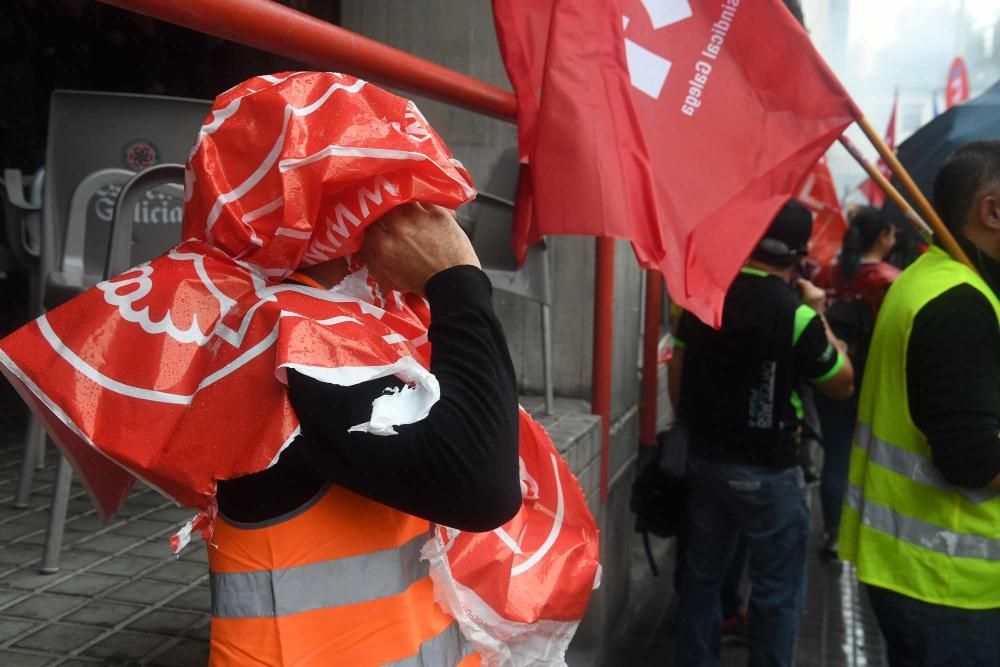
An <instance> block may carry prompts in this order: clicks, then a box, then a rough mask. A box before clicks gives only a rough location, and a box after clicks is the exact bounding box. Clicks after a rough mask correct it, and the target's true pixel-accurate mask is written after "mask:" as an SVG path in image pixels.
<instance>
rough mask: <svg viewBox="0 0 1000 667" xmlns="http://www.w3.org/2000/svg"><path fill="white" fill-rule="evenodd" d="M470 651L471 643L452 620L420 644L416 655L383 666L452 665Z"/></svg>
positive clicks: (452, 666)
mask: <svg viewBox="0 0 1000 667" xmlns="http://www.w3.org/2000/svg"><path fill="white" fill-rule="evenodd" d="M472 651H473V648H472V644H470V643H469V642H467V641H465V637H463V636H462V632H461V630H459V629H458V623H455V622H454V621H452V622H451V623H449V624H448V627H446V628H445V629H444V630H442V631H441V632H440V633H438V635H437V636H436V637H432V638H431V639H428V640H427V641H425V642H424V643H423V644H421V645H420V651H419V652H418V653H417V655H415V656H413V657H411V658H404V659H403V660H398V661H396V662H390V663H388V664H387V665H385V667H454V665H457V664H458V663H459V661H460V660H462V658H464V657H465V656H467V655H469V654H470V653H472Z"/></svg>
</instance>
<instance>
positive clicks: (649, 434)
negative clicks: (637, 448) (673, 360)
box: [639, 269, 663, 445]
mask: <svg viewBox="0 0 1000 667" xmlns="http://www.w3.org/2000/svg"><path fill="white" fill-rule="evenodd" d="M662 290H663V288H662V276H661V274H660V272H659V271H656V270H655V269H648V270H647V271H646V313H645V322H644V326H643V332H642V407H641V409H640V410H639V414H640V416H641V422H640V426H639V444H640V445H655V444H656V398H657V390H658V389H659V377H658V372H657V371H658V370H659V354H658V352H659V350H658V349H657V348H658V347H659V342H660V307H661V301H662V294H663V291H662Z"/></svg>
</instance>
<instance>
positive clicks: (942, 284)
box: [840, 141, 1000, 667]
mask: <svg viewBox="0 0 1000 667" xmlns="http://www.w3.org/2000/svg"><path fill="white" fill-rule="evenodd" d="M934 204H935V207H936V208H937V210H938V211H939V212H940V214H941V217H942V219H943V220H944V223H945V225H946V226H947V227H948V228H949V229H950V230H951V232H952V233H953V234H955V236H956V237H957V239H958V242H959V244H960V245H961V246H962V247H963V248H964V249H965V252H966V253H967V254H968V255H969V257H970V258H971V259H972V261H973V263H974V264H975V265H976V268H977V269H978V273H977V272H976V271H973V270H972V269H970V268H968V267H966V266H964V265H963V264H961V263H959V262H957V261H955V260H953V259H952V258H950V257H949V256H948V255H947V254H946V253H945V252H944V251H943V250H942V249H940V248H938V247H932V248H931V250H930V251H929V252H928V253H927V254H925V255H924V256H922V257H921V258H920V259H919V260H917V261H916V262H915V263H914V264H913V265H911V266H910V267H909V268H908V269H907V270H906V271H904V272H903V273H902V275H901V276H900V277H899V278H898V279H897V280H896V282H895V283H894V284H893V286H892V287H891V288H890V289H889V293H888V296H887V297H886V300H885V302H884V304H883V306H882V310H881V311H880V312H879V316H878V321H877V323H876V325H875V332H874V334H873V338H872V344H871V348H870V352H869V355H868V362H867V366H866V367H865V375H864V382H863V386H862V390H861V398H860V405H859V410H858V425H857V430H856V432H855V435H854V443H853V447H852V453H851V464H850V475H849V479H848V488H847V492H846V494H845V503H844V513H843V518H842V519H841V531H840V553H841V556H842V557H843V558H845V559H846V560H849V561H853V562H854V563H855V565H856V568H857V576H858V579H859V580H860V581H861V582H863V583H864V584H865V585H866V588H867V590H868V596H869V599H870V600H871V603H872V607H873V608H874V611H875V615H876V617H877V618H878V622H879V627H880V628H881V630H882V634H883V635H884V636H885V640H886V644H887V647H888V656H889V662H890V664H891V665H893V667H896V666H901V665H907V666H909V665H962V666H963V667H966V666H977V665H982V666H986V665H989V666H991V667H995V666H996V665H1000V441H998V437H997V436H998V432H1000V326H998V322H1000V301H998V298H997V295H998V286H1000V141H982V142H975V143H971V144H967V145H966V146H964V147H962V148H960V149H959V150H958V151H956V152H955V153H954V154H952V155H951V156H950V157H949V158H948V159H947V160H946V161H945V163H944V165H943V166H942V168H941V170H940V172H939V173H938V175H937V177H936V179H935V182H934Z"/></svg>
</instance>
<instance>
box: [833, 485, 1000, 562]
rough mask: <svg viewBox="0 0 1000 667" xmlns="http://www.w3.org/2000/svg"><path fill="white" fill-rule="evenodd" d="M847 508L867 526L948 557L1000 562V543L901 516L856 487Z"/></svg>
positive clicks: (851, 487) (851, 490) (848, 500)
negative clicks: (854, 512) (858, 515)
mask: <svg viewBox="0 0 1000 667" xmlns="http://www.w3.org/2000/svg"><path fill="white" fill-rule="evenodd" d="M847 506H848V507H850V508H851V509H854V510H856V511H857V512H858V513H859V514H860V515H861V523H863V524H864V525H865V526H868V527H869V528H871V529H872V530H877V531H878V532H880V533H885V534H887V535H891V536H892V537H895V538H896V539H898V540H902V541H903V542H909V543H910V544H915V545H916V546H918V547H922V548H924V549H928V550H930V551H936V552H938V553H941V554H945V555H947V556H954V557H959V558H975V559H976V560H991V561H1000V540H991V539H988V538H986V537H981V536H979V535H971V534H969V533H955V532H952V531H949V530H945V529H944V528H941V527H940V526H935V525H933V524H930V523H927V522H926V521H921V520H920V519H915V518H913V517H911V516H906V515H905V514H900V513H898V512H896V511H894V510H892V509H891V508H889V507H886V506H885V505H882V504H880V503H876V502H874V501H872V500H871V499H870V498H865V494H864V491H862V490H861V488H860V487H858V486H855V485H854V484H851V485H850V486H849V487H848V489H847Z"/></svg>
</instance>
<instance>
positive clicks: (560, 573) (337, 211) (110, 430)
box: [0, 72, 597, 650]
mask: <svg viewBox="0 0 1000 667" xmlns="http://www.w3.org/2000/svg"><path fill="white" fill-rule="evenodd" d="M474 195H475V190H474V189H473V186H472V182H471V179H470V177H469V175H468V173H467V172H466V171H465V169H464V168H463V167H462V166H461V164H460V163H459V162H458V161H457V160H455V159H454V158H453V157H452V155H451V153H450V152H449V150H448V148H447V146H446V145H445V144H444V142H443V141H442V140H441V138H440V137H439V136H438V135H437V134H436V133H435V132H434V130H433V129H431V127H430V126H429V125H428V124H427V122H426V120H425V119H424V118H423V116H422V115H421V114H420V111H419V110H418V109H417V107H416V106H415V105H414V104H413V103H412V102H410V101H409V100H406V99H403V98H400V97H397V96H395V95H392V94H390V93H388V92H386V91H384V90H381V89H379V88H377V87H375V86H373V85H371V84H368V83H366V82H365V81H363V80H360V79H355V78H353V77H350V76H346V75H341V74H335V73H326V72H299V73H283V74H277V75H269V76H261V77H255V78H253V79H250V80H249V81H246V82H244V83H242V84H240V85H239V86H237V87H235V88H233V89H231V90H229V91H227V92H226V93H224V94H223V95H221V96H220V97H219V98H218V99H217V100H216V103H215V105H214V106H213V109H212V112H211V115H210V116H209V117H208V118H206V120H205V124H204V126H203V127H202V128H201V131H200V132H199V134H198V137H197V141H196V144H195V146H194V148H193V150H192V153H191V156H190V158H189V161H188V164H187V169H186V184H185V202H186V204H185V210H184V226H183V227H184V238H185V239H186V240H185V241H184V242H182V243H180V244H179V245H178V246H176V247H175V248H173V249H171V250H170V251H169V252H167V253H166V254H164V255H163V256H161V257H159V258H157V259H155V260H153V261H152V262H149V263H147V264H143V265H140V266H137V267H135V268H133V269H131V270H129V271H126V272H125V273H123V274H122V275H120V276H117V277H114V278H112V279H110V280H107V281H104V282H102V283H100V284H99V285H97V286H96V287H94V288H92V289H90V290H88V291H87V292H85V293H84V294H82V295H81V296H79V297H77V298H75V299H73V300H71V301H70V302H68V303H66V304H64V305H63V306H61V307H59V308H57V309H55V310H53V311H51V312H48V313H46V314H45V315H43V316H42V317H39V318H38V319H37V320H35V321H34V322H31V323H30V324H28V325H26V326H25V327H23V328H21V329H20V330H18V331H16V332H15V333H13V334H12V335H10V336H8V337H7V338H5V339H3V340H2V341H0V369H2V370H3V372H4V373H5V375H6V376H7V377H8V378H9V379H10V380H11V382H12V383H13V384H14V385H15V386H16V387H17V388H18V390H19V391H20V392H21V394H22V396H24V398H25V400H26V401H27V402H28V403H29V404H30V405H31V407H32V408H33V409H34V410H35V413H36V414H37V415H38V416H39V418H40V419H41V420H42V422H43V423H44V424H45V426H46V428H47V430H48V431H49V433H50V434H51V435H52V436H53V438H54V439H55V440H56V442H57V443H58V445H59V447H60V449H61V450H62V451H63V452H64V453H65V454H66V455H67V456H68V457H69V458H70V459H71V460H72V462H73V464H74V466H75V468H76V470H77V472H78V473H79V474H80V476H81V478H82V479H83V481H84V484H85V485H86V486H87V488H88V491H89V492H90V495H91V497H92V499H93V500H94V502H95V505H96V506H97V508H98V509H99V511H100V513H101V515H102V517H105V518H107V517H109V516H111V515H112V514H113V513H114V512H115V510H117V509H118V507H119V506H120V505H121V503H122V502H123V501H124V499H125V497H126V496H127V494H128V491H129V488H130V487H131V485H132V483H133V481H134V478H135V477H138V478H141V479H142V480H144V481H146V482H147V483H149V484H150V485H152V486H154V487H156V488H157V489H159V490H160V491H161V492H162V493H163V494H165V495H166V496H168V497H170V498H173V499H174V500H176V501H177V502H178V503H180V504H182V505H185V506H188V507H192V508H195V509H197V510H199V511H200V512H201V513H202V514H201V517H200V522H199V524H198V526H200V527H202V528H205V529H206V530H208V529H210V528H211V524H212V520H213V517H214V514H215V509H216V505H215V488H216V481H217V480H219V479H228V478H233V477H238V476H242V475H246V474H250V473H254V472H258V471H260V470H263V469H265V468H267V467H268V466H270V465H272V464H273V463H274V461H276V460H277V457H278V456H279V455H280V452H281V451H282V449H283V448H284V447H285V446H286V445H287V444H289V443H290V442H291V440H293V439H294V438H295V437H296V435H297V434H298V430H299V427H298V420H297V419H296V416H295V413H294V412H293V410H292V407H291V404H290V402H289V398H288V394H287V391H286V386H285V382H286V377H285V373H286V372H287V369H288V368H290V367H294V368H295V369H296V370H297V371H298V372H300V373H304V374H306V375H309V376H311V377H314V378H316V379H318V380H321V381H324V382H330V383H334V384H340V385H345V386H349V385H353V384H357V383H359V382H363V381H366V380H368V379H372V378H375V377H382V376H386V375H389V374H392V375H395V376H397V377H399V378H400V379H402V380H404V382H406V383H408V384H407V387H405V388H404V389H403V390H401V391H400V392H398V394H394V395H387V396H383V397H380V398H379V399H378V400H377V401H375V403H374V404H373V411H372V418H371V421H370V422H368V423H366V424H360V425H357V426H356V427H355V428H360V429H362V430H368V431H369V432H372V433H376V434H378V435H384V436H385V437H392V434H393V433H394V432H393V430H392V426H393V425H398V424H405V423H413V422H416V421H419V420H420V419H423V418H424V417H425V416H426V415H427V413H428V412H429V410H430V407H431V405H433V403H434V402H435V401H436V400H437V397H438V395H439V389H438V385H437V380H436V379H435V378H434V377H433V375H432V374H431V373H430V371H429V370H428V368H429V358H430V357H429V355H430V346H429V343H428V341H427V327H428V324H429V321H430V311H429V309H428V307H427V304H426V302H425V301H424V300H423V299H421V298H419V297H415V296H413V295H402V294H399V293H398V292H389V293H385V294H384V293H382V291H381V290H380V289H379V288H378V286H377V285H376V283H375V282H374V281H373V280H372V279H371V278H370V277H369V276H368V273H367V271H366V269H365V267H364V266H363V265H362V264H360V263H359V262H358V261H357V260H356V259H355V258H349V268H350V270H351V272H350V273H349V275H348V276H347V277H346V278H345V279H344V280H343V281H342V282H341V283H340V284H338V285H337V286H336V287H334V288H332V289H329V290H327V289H319V288H317V287H315V286H305V285H301V284H297V283H294V282H287V281H285V279H286V278H287V277H288V276H289V275H290V274H291V273H292V272H293V271H295V270H296V269H299V268H302V267H307V266H310V265H313V264H317V263H320V262H324V261H328V260H331V259H335V258H340V257H347V256H349V255H350V254H351V253H352V252H354V251H355V250H356V249H357V248H358V247H359V246H360V243H361V240H362V238H363V232H364V229H365V227H366V226H367V225H369V224H371V223H372V222H373V221H375V220H376V219H377V218H379V217H380V216H381V215H383V214H384V213H386V212H387V211H389V210H390V209H391V208H393V207H395V206H398V205H400V204H402V203H405V202H409V201H421V202H429V203H434V204H439V205H442V206H445V207H447V208H451V209H454V208H457V207H458V206H459V205H461V204H463V203H464V202H467V201H469V200H470V199H471V198H472V197H473V196H474ZM379 406H381V407H379ZM521 422H522V424H521V441H520V450H521V458H522V462H523V472H524V476H525V479H528V478H532V479H535V480H538V484H537V485H534V486H533V485H531V484H529V485H527V486H526V487H525V488H526V489H529V488H530V489H534V491H533V493H534V494H535V495H531V494H530V493H527V492H526V496H525V498H526V501H525V504H524V508H523V509H522V512H521V513H520V514H518V516H517V517H515V519H514V520H513V521H512V522H511V524H509V525H508V526H507V527H505V530H506V532H507V533H509V534H513V535H515V536H517V535H520V536H521V538H523V539H522V545H523V551H522V557H524V558H532V557H534V556H532V555H531V554H538V555H537V557H535V562H536V564H537V567H534V566H533V567H532V568H529V569H531V572H530V573H526V574H525V576H523V577H520V578H518V579H517V580H516V582H515V581H514V580H513V579H514V578H513V576H512V575H511V573H510V570H511V568H513V567H516V562H515V561H516V559H513V560H512V559H510V558H508V559H507V560H505V561H498V560H497V555H496V553H492V552H490V551H489V549H485V548H484V547H483V543H482V542H481V541H479V540H478V539H476V537H474V536H462V537H460V538H459V541H458V543H456V544H454V545H453V548H451V549H449V551H448V555H447V558H446V559H445V561H444V563H443V566H442V567H444V568H445V569H447V568H448V567H450V562H451V559H454V562H456V563H460V564H461V565H460V566H459V567H458V568H457V571H456V572H455V574H454V577H453V578H452V577H449V578H448V581H450V582H451V584H452V585H453V588H454V587H457V586H460V587H461V588H462V589H463V590H468V591H477V590H483V596H484V599H485V598H488V599H489V600H490V605H492V606H493V608H495V609H496V614H497V615H498V618H514V619H516V620H517V621H519V622H525V623H528V624H532V623H535V622H542V621H544V620H545V619H548V618H555V619H558V621H559V622H563V621H566V620H567V619H573V621H572V625H573V627H574V628H575V621H578V620H579V618H581V617H582V615H583V610H584V608H585V607H586V603H587V600H588V598H589V595H590V591H591V589H592V584H593V579H594V574H595V571H596V569H597V533H596V528H595V526H594V522H593V518H592V517H591V516H590V513H589V511H588V510H587V506H586V503H585V502H584V500H583V496H582V494H581V492H580V490H579V487H578V485H577V483H576V481H575V479H573V476H572V474H570V473H569V471H568V469H567V468H566V465H565V463H563V462H562V460H561V459H559V457H558V454H556V453H555V449H554V448H553V447H552V444H551V441H549V439H548V436H547V435H545V433H544V431H543V430H542V429H541V427H540V426H539V425H538V424H536V423H534V422H533V421H532V420H531V418H530V416H528V415H527V414H526V413H523V412H522V413H521ZM554 471H558V474H555V476H553V475H554ZM542 503H544V507H545V508H549V509H546V510H545V511H553V512H556V513H557V514H560V512H561V513H562V514H560V519H559V522H558V525H559V527H560V530H559V531H558V537H557V538H556V539H555V541H547V540H544V539H542V540H540V541H539V540H538V539H537V535H540V534H542V533H544V534H545V535H548V534H549V532H546V531H550V529H551V526H552V525H553V522H552V521H551V520H550V519H549V517H548V516H547V515H546V514H545V511H542V510H541V509H540V508H541V507H542ZM188 532H189V529H188ZM498 534H499V533H490V535H498ZM185 536H186V533H185ZM182 541H183V540H182ZM483 559H487V560H488V562H483ZM498 563H501V565H500V567H499V570H498V569H497V564H498ZM504 564H505V565H504ZM505 568H506V574H505V573H504V570H505ZM504 580H510V581H511V586H510V587H509V588H508V589H506V590H505V589H503V587H502V586H500V587H498V583H502V582H503V581H504ZM556 582H560V583H558V585H556V586H553V584H555V583H556ZM441 585H444V584H443V583H442V584H441ZM441 594H442V595H445V593H441ZM569 636H572V632H570V633H569ZM567 641H568V640H567ZM562 649H563V650H564V649H565V646H564V645H563V646H562Z"/></svg>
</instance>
